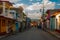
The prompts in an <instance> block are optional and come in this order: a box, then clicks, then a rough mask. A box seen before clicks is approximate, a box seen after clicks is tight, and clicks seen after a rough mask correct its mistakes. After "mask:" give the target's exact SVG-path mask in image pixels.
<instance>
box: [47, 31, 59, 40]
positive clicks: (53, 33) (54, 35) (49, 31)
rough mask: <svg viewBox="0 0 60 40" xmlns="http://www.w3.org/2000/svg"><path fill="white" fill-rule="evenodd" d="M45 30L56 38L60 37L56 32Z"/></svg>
mask: <svg viewBox="0 0 60 40" xmlns="http://www.w3.org/2000/svg"><path fill="white" fill-rule="evenodd" d="M46 32H48V33H50V34H51V35H53V36H55V37H56V38H59V39H60V36H58V35H56V34H54V33H52V32H50V31H48V30H46Z"/></svg>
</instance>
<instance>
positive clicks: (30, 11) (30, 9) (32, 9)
mask: <svg viewBox="0 0 60 40" xmlns="http://www.w3.org/2000/svg"><path fill="white" fill-rule="evenodd" d="M18 1H19V0H13V2H18ZM30 1H33V0H30ZM38 1H39V0H38ZM43 2H44V7H45V11H46V10H47V9H54V8H55V2H51V1H49V0H43V1H42V3H40V2H37V3H32V5H29V6H27V5H26V4H23V3H21V4H15V5H13V6H14V7H19V6H22V7H23V8H24V12H26V11H27V12H26V13H28V17H30V18H32V19H36V18H37V19H39V18H40V15H41V14H42V13H41V12H40V9H43ZM35 10H36V11H35ZM37 12H38V13H37Z"/></svg>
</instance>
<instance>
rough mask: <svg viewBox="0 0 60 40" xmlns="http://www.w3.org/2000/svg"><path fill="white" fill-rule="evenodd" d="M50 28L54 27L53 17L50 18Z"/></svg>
mask: <svg viewBox="0 0 60 40" xmlns="http://www.w3.org/2000/svg"><path fill="white" fill-rule="evenodd" d="M50 29H51V30H54V29H55V17H52V18H50Z"/></svg>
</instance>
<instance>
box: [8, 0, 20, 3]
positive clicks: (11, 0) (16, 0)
mask: <svg viewBox="0 0 60 40" xmlns="http://www.w3.org/2000/svg"><path fill="white" fill-rule="evenodd" d="M9 1H10V2H12V3H16V2H18V1H21V0H9Z"/></svg>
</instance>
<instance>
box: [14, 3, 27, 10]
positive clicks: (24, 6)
mask: <svg viewBox="0 0 60 40" xmlns="http://www.w3.org/2000/svg"><path fill="white" fill-rule="evenodd" d="M13 6H14V7H19V6H22V7H23V8H24V9H25V8H26V7H27V5H25V4H23V3H21V4H19V3H18V4H15V5H13Z"/></svg>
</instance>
